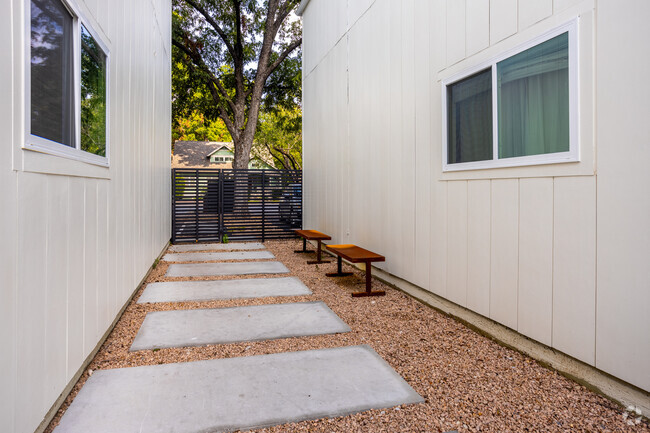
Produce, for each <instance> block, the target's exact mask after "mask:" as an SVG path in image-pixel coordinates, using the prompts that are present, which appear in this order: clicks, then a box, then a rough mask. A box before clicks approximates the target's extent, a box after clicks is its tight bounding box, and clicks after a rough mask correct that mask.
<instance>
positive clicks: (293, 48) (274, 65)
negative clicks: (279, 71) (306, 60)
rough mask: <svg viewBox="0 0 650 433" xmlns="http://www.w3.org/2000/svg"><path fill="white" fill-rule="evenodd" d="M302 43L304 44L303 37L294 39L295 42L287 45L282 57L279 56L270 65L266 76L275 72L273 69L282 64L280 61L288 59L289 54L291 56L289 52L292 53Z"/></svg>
mask: <svg viewBox="0 0 650 433" xmlns="http://www.w3.org/2000/svg"><path fill="white" fill-rule="evenodd" d="M301 44H302V38H300V39H297V40H295V41H293V42H292V43H291V44H290V45H289V46H288V47H287V49H286V50H284V52H283V53H282V54H280V57H278V58H277V59H276V60H275V62H273V64H271V66H269V68H268V72H267V75H266V76H267V77H268V76H269V75H271V74H272V73H273V71H275V69H276V68H277V67H278V66H280V63H282V62H283V61H284V59H286V58H287V56H289V54H291V52H292V51H293V50H295V49H296V48H298V47H299V46H300V45H301Z"/></svg>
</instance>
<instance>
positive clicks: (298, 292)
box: [138, 277, 311, 304]
mask: <svg viewBox="0 0 650 433" xmlns="http://www.w3.org/2000/svg"><path fill="white" fill-rule="evenodd" d="M303 295H311V290H309V289H308V288H307V286H305V285H304V284H303V282H302V281H300V279H299V278H297V277H282V278H248V279H245V280H216V281H166V282H163V283H151V284H148V285H147V287H146V288H145V289H144V291H143V292H142V295H141V296H140V298H139V299H138V304H145V303H148V302H183V301H211V300H216V299H243V298H264V297H271V296H273V297H275V296H303Z"/></svg>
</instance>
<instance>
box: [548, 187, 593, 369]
mask: <svg viewBox="0 0 650 433" xmlns="http://www.w3.org/2000/svg"><path fill="white" fill-rule="evenodd" d="M553 219H554V224H553V225H554V228H555V230H554V235H553V251H554V254H553V347H555V348H557V349H559V350H561V351H562V352H565V353H568V354H569V355H572V356H574V357H576V358H578V359H579V360H581V361H584V362H586V363H588V364H591V365H594V358H595V329H596V180H595V179H594V178H593V177H568V178H556V179H555V186H554V214H553Z"/></svg>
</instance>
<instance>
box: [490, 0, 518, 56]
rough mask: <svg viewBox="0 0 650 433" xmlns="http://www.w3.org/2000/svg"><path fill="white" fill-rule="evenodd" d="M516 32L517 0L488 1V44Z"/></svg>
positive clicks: (492, 43)
mask: <svg viewBox="0 0 650 433" xmlns="http://www.w3.org/2000/svg"><path fill="white" fill-rule="evenodd" d="M516 32H517V0H491V1H490V45H494V44H496V43H497V42H499V41H501V40H503V39H505V38H507V37H508V36H511V35H513V34H515V33H516Z"/></svg>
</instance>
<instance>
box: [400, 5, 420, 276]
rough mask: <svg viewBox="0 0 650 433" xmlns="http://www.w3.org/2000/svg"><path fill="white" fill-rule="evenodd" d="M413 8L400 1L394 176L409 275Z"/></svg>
mask: <svg viewBox="0 0 650 433" xmlns="http://www.w3.org/2000/svg"><path fill="white" fill-rule="evenodd" d="M416 11H417V9H416V7H415V3H414V1H413V0H404V1H403V2H402V62H401V65H402V113H401V127H402V139H401V140H400V143H401V146H400V148H401V152H402V160H401V161H400V163H401V166H400V175H401V176H400V177H396V178H395V180H396V181H397V182H399V184H400V185H401V187H402V190H401V194H400V196H399V197H400V198H399V200H397V203H396V204H397V205H398V206H399V207H400V209H401V210H402V215H401V218H400V220H401V221H403V223H402V224H400V225H399V228H400V231H401V235H402V237H401V243H402V246H401V250H402V252H403V257H402V259H403V262H402V263H403V268H402V269H403V270H402V272H403V276H404V277H405V278H407V279H412V278H413V276H414V274H415V270H414V267H415V171H414V170H413V167H415V96H416V90H417V87H416V85H415V70H414V63H413V62H414V58H415V56H416V53H415V48H414V47H415V31H414V27H415V23H414V17H415V13H416Z"/></svg>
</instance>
